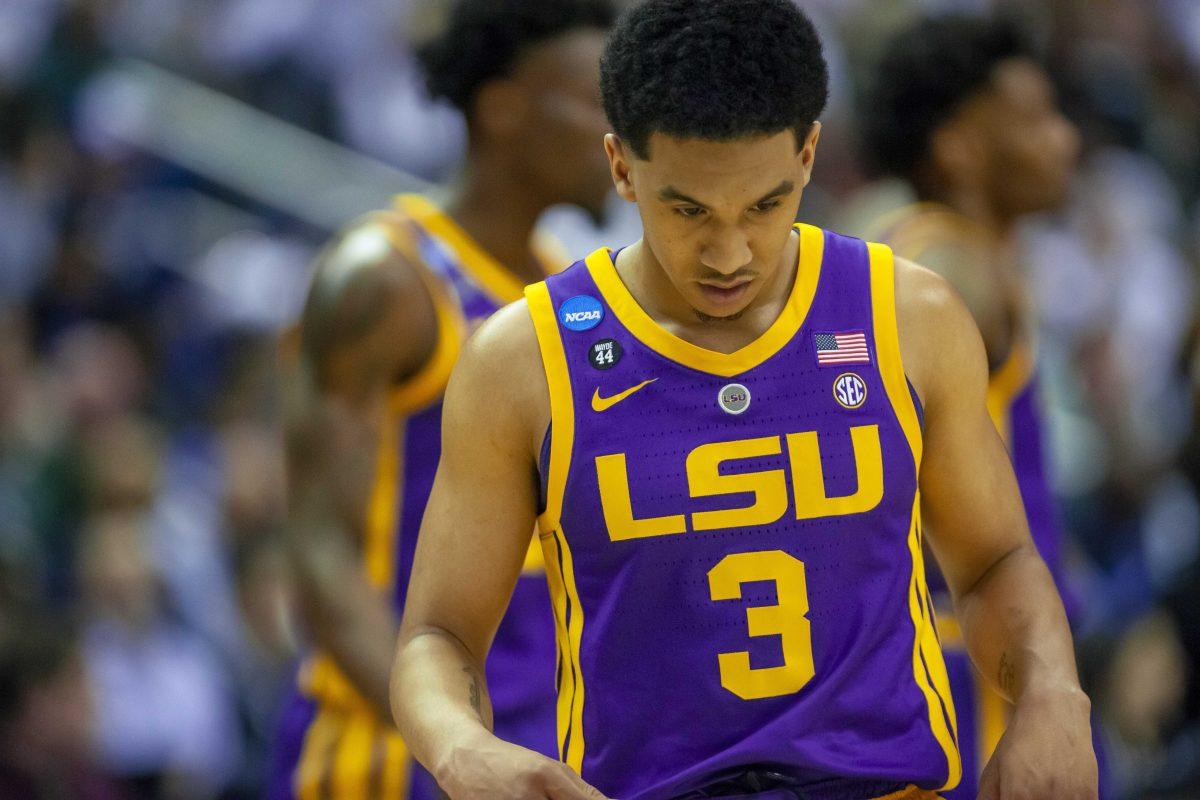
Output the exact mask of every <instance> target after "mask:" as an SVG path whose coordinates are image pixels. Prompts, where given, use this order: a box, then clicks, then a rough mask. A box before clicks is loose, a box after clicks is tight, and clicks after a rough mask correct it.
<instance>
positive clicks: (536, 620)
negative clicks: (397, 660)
mask: <svg viewBox="0 0 1200 800" xmlns="http://www.w3.org/2000/svg"><path fill="white" fill-rule="evenodd" d="M396 212H397V213H386V214H383V215H381V218H382V219H381V221H382V222H383V224H385V225H387V226H389V228H388V230H389V231H390V232H391V234H392V238H393V239H394V240H395V243H396V246H397V248H398V249H399V250H401V251H402V252H404V253H405V254H406V255H407V256H408V257H409V258H410V260H411V261H413V262H414V263H416V264H419V265H421V270H422V271H421V276H422V279H423V280H425V282H426V284H427V287H428V289H429V292H430V296H431V297H432V298H433V302H434V307H435V310H436V311H437V317H438V326H439V330H438V344H437V347H436V349H435V352H434V354H433V356H432V357H431V358H430V361H429V363H428V364H427V365H426V367H425V368H424V369H423V370H422V371H421V372H420V373H418V374H417V375H416V376H414V377H413V378H412V379H411V380H409V381H408V382H406V383H405V384H404V385H403V386H400V387H398V388H397V389H396V391H395V393H394V396H393V397H392V401H391V406H390V412H391V413H390V414H389V415H388V417H387V419H386V421H385V426H384V431H383V441H382V442H381V446H380V453H379V463H378V467H377V479H376V486H375V488H374V491H373V494H372V498H371V505H370V508H369V509H368V514H367V526H366V531H365V534H366V536H365V541H364V542H363V555H364V564H363V566H364V570H365V572H366V574H367V577H368V579H369V580H370V581H371V582H372V584H373V585H375V586H376V587H378V588H379V589H380V590H381V591H386V592H388V594H389V595H390V596H391V598H392V600H393V605H394V607H395V609H396V611H397V613H400V612H402V611H403V610H404V601H405V597H406V594H407V588H408V581H409V577H410V575H411V573H412V564H413V555H414V553H415V550H416V542H417V534H418V532H419V529H420V524H421V517H422V515H423V513H424V511H425V505H426V502H427V501H428V499H429V492H430V490H431V488H432V486H433V478H434V473H435V472H436V470H437V464H438V459H439V456H440V454H441V419H442V393H443V391H444V389H445V386H446V381H447V380H448V378H449V375H450V370H451V368H452V367H453V365H454V362H455V360H456V358H457V355H458V352H459V348H460V347H461V345H462V342H463V341H464V339H465V338H466V336H467V334H468V333H469V332H470V331H471V330H472V329H473V328H474V327H476V326H477V325H479V324H480V323H482V322H483V320H484V319H486V318H487V317H489V316H490V315H491V314H492V313H494V312H495V311H496V310H497V309H498V308H499V307H500V306H501V305H503V304H505V303H507V302H511V301H514V300H517V299H519V298H520V296H521V291H522V289H523V287H522V285H521V284H520V282H519V281H517V279H516V278H515V277H513V276H512V275H511V274H510V273H508V272H507V271H506V270H504V269H503V268H502V267H501V266H500V265H499V264H497V263H496V262H495V261H494V260H493V259H492V258H491V257H490V256H488V255H487V254H486V253H484V252H483V251H482V249H480V248H479V246H478V245H477V244H475V243H474V242H473V241H472V240H471V239H470V238H469V237H468V236H467V235H466V233H465V232H463V231H462V230H461V229H460V228H458V226H457V225H455V224H454V222H453V221H451V220H450V218H449V217H448V216H446V215H445V214H444V213H442V212H441V211H440V210H439V209H437V208H436V207H435V206H433V205H432V204H431V203H429V202H428V201H426V200H424V199H423V198H419V197H416V196H405V197H401V198H399V199H398V201H397V209H396ZM530 535H531V538H532V535H533V531H530ZM530 552H531V556H536V557H531V558H528V559H527V561H526V569H525V570H524V571H523V572H522V574H521V577H520V579H519V580H518V582H517V586H516V588H515V590H514V594H513V598H512V602H511V603H510V604H509V608H508V612H507V614H506V615H505V617H504V620H503V622H502V623H501V625H500V629H499V630H498V632H497V634H496V639H495V642H494V644H493V646H492V650H491V653H490V655H489V658H488V662H487V678H488V689H489V693H490V695H491V700H492V706H493V709H494V712H495V729H496V733H497V734H498V735H500V736H502V737H504V738H506V739H508V740H510V741H513V742H517V743H518V744H521V745H523V746H525V747H528V748H530V749H533V750H537V751H539V752H542V753H545V754H547V755H552V754H553V753H554V752H555V748H554V729H555V709H556V695H555V683H554V669H555V652H554V648H555V644H554V619H553V615H552V613H551V609H550V597H549V593H548V592H547V589H546V579H545V573H544V570H543V569H542V567H541V549H540V548H538V547H532V548H531V551H530ZM328 789H332V790H333V791H334V793H335V794H339V793H340V794H344V795H346V796H376V795H378V796H387V797H396V798H400V799H401V800H433V798H434V797H436V796H438V792H437V787H436V785H435V783H434V781H433V779H432V778H431V777H430V776H429V775H428V774H427V773H426V772H425V771H424V770H422V769H421V768H420V766H419V765H418V764H416V762H415V761H413V760H412V759H411V757H410V756H409V755H408V752H407V748H406V747H405V745H404V743H403V742H402V741H401V740H400V737H399V734H398V732H396V731H395V729H394V728H393V726H392V724H391V720H390V719H388V720H382V719H379V718H378V715H377V714H376V713H375V711H374V709H373V708H372V707H370V706H369V705H368V704H367V703H366V701H365V700H363V699H362V698H361V697H360V696H359V694H358V692H357V690H356V689H355V687H354V686H353V685H352V684H351V683H350V681H349V679H348V678H346V677H345V676H344V675H343V674H342V672H341V670H340V669H339V667H338V665H337V664H336V663H335V662H334V661H333V659H332V658H330V657H328V656H327V655H324V654H322V653H314V654H312V655H310V657H309V658H307V659H306V661H305V663H304V665H303V666H302V668H301V670H300V677H299V680H298V692H297V694H296V696H295V697H293V698H292V699H291V701H290V703H289V704H288V706H287V708H286V709H285V712H284V714H283V715H282V718H281V720H280V724H279V732H278V735H277V739H276V742H275V753H274V755H273V759H272V769H271V788H270V791H269V793H268V796H269V797H270V798H271V800H291V799H292V798H305V797H310V796H312V797H315V796H324V793H326V790H328Z"/></svg>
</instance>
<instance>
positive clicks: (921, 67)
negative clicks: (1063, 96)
mask: <svg viewBox="0 0 1200 800" xmlns="http://www.w3.org/2000/svg"><path fill="white" fill-rule="evenodd" d="M1031 55H1032V49H1031V48H1030V46H1029V45H1028V44H1027V43H1026V41H1025V39H1024V37H1023V36H1022V34H1021V32H1020V30H1019V29H1018V28H1017V27H1016V26H1015V25H1014V24H1012V23H1011V22H1010V21H1007V20H1003V19H984V18H979V17H968V16H962V15H957V14H951V15H947V16H943V17H936V18H927V19H922V20H921V21H919V22H918V23H916V24H914V25H913V26H911V27H909V28H907V29H905V30H904V31H903V32H901V33H900V34H899V35H897V36H896V37H895V38H893V39H892V40H891V41H890V42H889V43H888V45H887V47H886V49H885V51H884V55H883V58H882V59H881V60H880V62H879V64H878V66H877V68H876V69H875V71H874V83H873V85H871V86H870V87H869V88H868V89H867V91H866V92H865V95H864V100H865V102H864V103H863V104H862V108H861V109H860V119H861V120H862V126H863V127H862V146H863V157H864V159H865V160H866V161H867V162H868V163H869V164H871V165H872V166H874V167H875V168H876V170H878V171H879V172H881V173H884V174H891V175H898V176H900V177H903V178H909V179H912V178H914V177H915V175H916V172H917V171H918V170H919V169H920V167H921V164H922V163H923V161H924V159H925V156H926V154H927V153H928V150H929V142H930V140H931V139H932V137H933V134H934V133H935V132H936V131H937V129H938V128H939V127H940V126H941V125H942V124H943V123H944V122H946V121H947V120H949V119H950V118H951V117H953V116H954V114H955V113H956V112H957V111H958V109H959V108H961V107H962V104H963V103H964V102H966V101H967V100H969V99H970V98H972V97H974V96H976V95H977V94H978V93H980V92H982V91H985V90H986V89H987V88H988V87H989V86H990V85H991V81H992V78H993V75H994V74H995V70H996V67H997V66H998V65H999V64H1000V63H1002V62H1004V61H1007V60H1009V59H1012V58H1020V57H1024V56H1031Z"/></svg>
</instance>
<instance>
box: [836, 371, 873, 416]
mask: <svg viewBox="0 0 1200 800" xmlns="http://www.w3.org/2000/svg"><path fill="white" fill-rule="evenodd" d="M833 399H834V400H837V401H838V405H840V406H841V407H842V408H849V409H855V408H858V407H859V406H861V405H862V404H863V403H865V402H867V384H866V383H864V382H863V379H862V378H860V377H858V376H857V375H855V374H854V373H853V372H843V373H842V374H841V375H839V376H838V377H837V380H836V381H834V382H833Z"/></svg>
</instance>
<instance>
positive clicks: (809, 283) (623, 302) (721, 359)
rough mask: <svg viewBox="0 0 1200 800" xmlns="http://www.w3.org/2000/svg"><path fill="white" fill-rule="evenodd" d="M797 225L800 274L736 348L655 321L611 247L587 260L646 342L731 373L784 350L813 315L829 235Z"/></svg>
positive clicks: (624, 320) (616, 308) (690, 362)
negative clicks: (715, 346) (713, 346)
mask: <svg viewBox="0 0 1200 800" xmlns="http://www.w3.org/2000/svg"><path fill="white" fill-rule="evenodd" d="M795 229H796V230H797V231H798V232H799V234H800V247H799V253H798V254H797V266H796V277H795V279H794V280H793V281H792V289H791V292H790V293H789V295H788V299H787V301H786V302H785V303H784V306H783V309H782V310H781V311H780V313H779V316H778V317H777V318H776V319H775V321H774V322H773V323H771V325H770V326H769V327H768V328H767V329H766V330H765V331H763V332H762V333H761V334H760V335H759V336H758V338H757V339H755V340H754V341H752V342H750V343H749V344H747V345H745V346H744V347H742V348H740V349H738V350H735V351H734V352H732V353H722V352H719V351H717V350H709V349H707V348H704V347H700V346H699V345H696V344H692V343H691V342H689V341H687V340H686V339H682V338H680V337H679V336H676V335H675V334H673V333H671V332H670V331H668V330H667V329H666V328H664V327H662V326H661V325H659V324H658V323H657V322H655V321H654V319H653V318H652V317H651V316H650V315H649V314H647V313H646V311H645V309H643V308H642V307H641V305H639V304H638V302H637V300H635V299H634V297H633V295H632V294H631V293H630V291H629V289H628V287H626V286H625V282H624V281H622V280H621V276H620V274H618V272H617V268H616V265H615V264H614V263H613V254H612V251H611V250H609V249H608V248H601V249H599V250H597V251H596V252H594V253H592V254H591V255H590V256H588V257H587V262H586V263H587V268H588V272H589V273H590V274H591V276H592V280H594V281H595V282H596V286H597V287H598V288H599V289H600V293H601V294H602V295H603V296H604V299H605V301H606V302H607V303H608V305H609V307H610V308H612V310H613V313H614V314H616V316H617V319H618V320H620V322H621V324H622V325H624V326H625V327H626V328H628V329H629V331H630V333H632V334H633V335H634V336H636V337H637V338H638V339H639V340H640V341H641V342H642V343H643V344H645V345H646V346H647V347H649V348H650V349H652V350H654V351H655V352H657V353H658V354H660V355H662V356H665V357H666V358H669V359H671V360H672V361H675V362H677V363H679V364H682V365H684V366H686V367H690V368H692V369H695V370H699V371H700V372H707V373H710V374H713V375H719V376H721V377H723V378H729V377H732V376H734V375H739V374H741V373H743V372H748V371H749V370H751V369H754V368H755V367H757V366H758V365H760V364H762V363H763V362H765V361H766V360H767V359H769V358H770V357H771V356H773V355H775V354H776V353H777V352H779V351H780V350H781V349H782V348H783V346H784V345H786V344H787V343H788V342H789V341H791V340H792V339H793V338H794V337H795V335H796V333H797V332H798V331H799V330H800V327H801V326H802V325H803V324H804V321H805V319H806V318H807V317H808V312H809V309H810V308H811V307H812V303H813V298H814V297H815V296H816V293H817V283H818V281H819V279H820V276H821V265H822V261H823V259H824V251H825V235H824V232H823V231H822V230H821V229H820V228H817V227H814V226H812V225H806V224H804V223H797V224H796V225H795Z"/></svg>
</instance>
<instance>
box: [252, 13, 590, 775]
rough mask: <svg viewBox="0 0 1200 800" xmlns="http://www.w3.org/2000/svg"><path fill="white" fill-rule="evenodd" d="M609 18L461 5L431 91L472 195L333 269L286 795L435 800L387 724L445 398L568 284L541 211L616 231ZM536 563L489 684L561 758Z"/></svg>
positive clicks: (315, 357) (364, 234) (436, 55)
mask: <svg viewBox="0 0 1200 800" xmlns="http://www.w3.org/2000/svg"><path fill="white" fill-rule="evenodd" d="M612 18H613V12H611V10H610V9H609V7H608V6H607V5H606V4H605V3H604V2H602V1H601V0H460V2H457V3H455V4H454V5H453V6H452V8H451V12H450V18H449V21H448V25H447V27H446V29H445V31H444V32H443V33H442V34H441V36H440V37H439V38H438V39H437V40H436V41H433V42H432V43H431V44H430V45H428V46H427V47H426V48H425V49H424V50H423V51H422V52H421V54H420V55H421V58H422V61H423V62H424V66H425V68H426V70H427V72H428V74H429V83H430V88H431V90H432V92H433V93H434V94H435V95H438V96H441V97H444V98H446V99H447V100H449V101H450V102H452V103H454V104H456V105H457V106H458V107H459V108H460V109H462V110H463V111H464V112H465V114H466V117H467V121H468V130H469V152H468V155H467V160H466V165H465V170H464V174H463V177H462V182H461V185H460V186H459V187H458V189H457V191H456V192H455V193H454V195H453V198H452V199H451V200H450V201H449V203H448V204H447V205H446V206H445V208H440V207H438V206H437V205H435V204H434V203H433V202H431V201H430V200H428V199H426V198H423V197H416V196H405V197H401V198H399V199H398V201H397V203H396V206H395V207H394V208H392V209H389V210H387V211H383V212H380V213H377V214H373V215H371V216H369V217H368V218H366V219H365V220H362V221H360V222H359V223H356V224H355V225H353V226H351V227H350V228H349V229H348V230H347V231H345V232H344V233H343V234H342V235H341V236H339V237H338V239H337V240H336V241H334V242H333V243H332V244H331V245H330V246H329V247H328V248H327V249H326V250H325V251H324V253H323V254H322V255H321V256H320V259H319V264H318V267H317V271H316V275H315V278H314V281H313V285H312V289H311V293H310V296H309V298H308V302H307V305H306V308H305V310H304V315H303V319H302V322H301V330H300V339H301V342H300V346H299V349H300V353H299V361H300V366H301V372H302V373H303V374H302V378H301V380H300V383H301V384H302V385H301V386H300V387H298V390H297V392H295V393H294V395H293V398H292V399H293V401H294V404H295V406H296V407H295V408H293V409H291V410H290V417H291V423H290V430H289V433H290V440H289V461H290V490H291V504H290V505H291V508H290V512H289V513H290V519H289V525H288V530H289V535H290V539H291V541H292V545H293V547H292V548H291V549H292V551H293V553H294V555H295V559H294V560H295V564H296V574H297V581H298V586H297V596H298V598H299V599H300V602H301V606H302V609H301V610H302V612H303V617H304V620H305V622H306V623H307V627H308V629H309V631H310V633H311V637H312V639H313V642H314V644H315V646H316V650H315V652H314V653H313V654H312V656H311V657H310V658H308V659H307V660H306V661H305V662H304V664H303V665H302V667H301V670H300V676H299V681H298V684H299V686H298V693H297V696H296V697H295V699H294V701H293V702H292V703H291V705H290V706H289V707H288V708H287V710H286V711H285V714H284V717H283V719H282V722H281V727H280V731H279V734H280V735H279V738H278V742H277V745H278V746H277V748H276V751H277V752H276V758H275V763H274V764H273V767H272V770H273V771H272V794H271V796H272V797H277V798H291V797H298V798H309V797H312V798H318V797H319V798H326V797H334V798H342V797H346V798H372V797H387V798H425V797H431V796H433V794H434V792H435V790H436V787H435V786H434V784H433V782H432V780H430V779H429V776H428V775H427V774H425V773H423V772H422V771H420V770H417V769H414V766H415V765H414V764H413V763H412V761H411V758H410V757H409V755H408V752H407V750H406V748H405V746H404V743H403V742H402V741H401V739H400V737H399V735H398V734H397V733H396V732H395V730H394V728H393V727H392V725H391V724H390V722H389V719H390V715H389V712H388V708H387V703H388V700H387V695H388V691H387V678H388V672H389V670H390V667H391V659H392V654H393V651H394V645H395V641H396V639H395V635H396V631H397V628H398V623H399V612H400V610H401V609H402V608H403V605H404V598H405V590H406V586H407V583H408V577H409V573H410V571H411V569H412V556H413V552H414V549H415V539H416V534H417V530H418V526H419V522H420V519H421V514H422V512H423V510H424V507H425V501H426V499H427V497H428V493H429V488H430V485H431V484H432V482H433V474H434V471H435V468H436V465H437V460H438V452H439V436H440V418H441V412H442V405H441V395H442V391H443V389H444V388H445V385H446V381H447V379H448V376H449V371H450V367H451V366H452V365H453V363H454V361H455V359H456V358H457V356H458V352H459V349H460V347H461V346H462V343H463V341H464V340H465V337H466V334H467V332H468V331H469V330H470V329H471V328H473V327H474V326H475V325H477V324H478V323H479V322H480V321H482V320H483V319H484V318H485V317H487V316H488V315H490V314H491V313H492V312H494V311H495V310H496V309H497V308H499V307H500V306H502V305H504V304H505V303H508V302H511V301H513V300H516V299H517V298H519V297H520V296H521V291H522V288H523V287H524V285H525V284H526V283H529V282H531V281H534V280H539V279H541V278H543V277H545V275H546V274H547V272H548V271H550V270H549V269H548V268H549V267H551V266H555V264H553V263H550V262H548V261H547V259H546V258H545V257H542V256H539V255H538V254H537V253H535V251H534V248H533V247H532V246H531V243H530V242H531V235H532V233H533V229H534V225H535V223H536V221H537V219H538V217H539V215H540V214H541V213H542V211H543V210H545V209H546V208H547V207H549V206H551V205H554V204H557V203H576V204H578V205H581V206H583V207H585V208H588V209H590V210H592V211H593V212H596V213H598V212H597V211H596V210H597V209H599V208H600V207H601V206H602V204H603V201H604V198H605V195H606V193H607V192H608V191H609V190H610V189H611V183H610V180H609V175H608V165H607V161H606V160H605V159H604V156H603V154H602V153H597V152H596V144H595V143H596V142H597V141H599V140H600V139H601V137H602V136H603V134H604V132H605V131H606V130H607V128H606V123H605V120H604V114H603V109H602V108H601V107H600V102H599V74H598V69H597V66H596V64H597V61H598V60H599V56H600V51H601V48H602V47H603V42H604V35H605V31H606V29H607V27H608V26H609V25H610V24H611V22H612ZM562 263H564V262H563V261H558V262H557V265H558V266H561V265H562ZM532 532H533V525H532V523H531V524H530V530H529V531H528V534H529V536H528V537H527V538H532ZM527 544H528V543H527ZM530 553H531V556H532V558H531V559H530V561H529V562H528V563H527V564H526V565H525V567H526V570H525V572H524V573H523V577H522V578H521V579H520V580H518V581H517V587H516V590H515V592H514V595H513V598H512V601H511V607H510V613H509V614H508V616H507V617H506V619H505V624H504V626H503V628H502V629H501V632H500V634H499V635H498V636H497V638H496V642H495V647H494V649H493V651H492V658H491V660H490V661H489V663H488V668H489V669H488V675H489V677H490V679H491V681H492V685H494V686H495V690H494V698H493V699H494V703H495V708H496V730H497V731H502V732H503V733H504V735H506V736H508V737H510V738H511V739H512V740H513V741H518V742H521V743H522V744H523V745H524V746H526V747H529V748H532V749H534V750H538V751H541V752H547V753H552V752H553V748H554V725H555V693H554V665H555V664H554V622H553V614H552V611H551V608H550V598H549V594H548V592H547V589H546V582H545V580H546V579H545V576H544V570H541V569H540V563H541V550H540V548H536V547H535V548H531V549H530ZM462 590H465V587H455V589H454V590H453V591H455V592H457V591H462ZM506 604H507V599H506V601H505V602H502V603H501V605H499V606H497V607H496V609H495V610H496V612H497V614H499V613H501V612H502V611H503V610H504V608H505V605H506Z"/></svg>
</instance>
